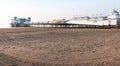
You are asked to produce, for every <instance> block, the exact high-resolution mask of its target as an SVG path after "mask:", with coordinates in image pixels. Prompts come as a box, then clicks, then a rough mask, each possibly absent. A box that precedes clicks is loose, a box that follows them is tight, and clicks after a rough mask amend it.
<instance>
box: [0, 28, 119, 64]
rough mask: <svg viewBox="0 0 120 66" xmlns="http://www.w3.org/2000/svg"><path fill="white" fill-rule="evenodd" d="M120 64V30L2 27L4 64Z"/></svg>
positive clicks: (1, 59) (0, 38)
mask: <svg viewBox="0 0 120 66" xmlns="http://www.w3.org/2000/svg"><path fill="white" fill-rule="evenodd" d="M6 65H9V66H120V29H64V28H21V29H1V30H0V66H6Z"/></svg>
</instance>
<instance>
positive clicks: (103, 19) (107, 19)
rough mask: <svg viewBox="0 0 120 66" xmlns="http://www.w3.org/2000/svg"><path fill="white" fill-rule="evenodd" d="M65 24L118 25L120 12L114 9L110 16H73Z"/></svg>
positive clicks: (119, 24)
mask: <svg viewBox="0 0 120 66" xmlns="http://www.w3.org/2000/svg"><path fill="white" fill-rule="evenodd" d="M67 24H81V25H93V26H94V25H96V26H116V27H117V26H120V14H119V12H118V11H116V10H115V9H114V10H113V11H112V13H111V15H110V16H100V17H93V18H90V17H88V16H85V17H74V18H72V19H71V20H69V21H68V22H67Z"/></svg>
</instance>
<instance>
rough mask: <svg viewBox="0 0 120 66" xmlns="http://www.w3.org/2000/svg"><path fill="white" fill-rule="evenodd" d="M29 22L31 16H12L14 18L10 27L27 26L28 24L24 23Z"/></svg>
mask: <svg viewBox="0 0 120 66" xmlns="http://www.w3.org/2000/svg"><path fill="white" fill-rule="evenodd" d="M29 22H31V17H28V18H18V17H14V19H12V27H27V26H28V25H25V23H29Z"/></svg>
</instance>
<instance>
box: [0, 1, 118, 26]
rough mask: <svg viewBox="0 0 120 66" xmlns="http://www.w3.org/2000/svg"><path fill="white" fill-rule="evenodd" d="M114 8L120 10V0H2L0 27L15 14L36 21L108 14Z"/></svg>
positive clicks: (7, 22) (6, 24) (5, 24)
mask: <svg viewBox="0 0 120 66" xmlns="http://www.w3.org/2000/svg"><path fill="white" fill-rule="evenodd" d="M114 8H116V9H118V10H119V12H120V0H0V27H3V28H5V27H8V26H9V23H10V22H11V19H12V18H13V17H14V16H17V17H31V18H32V21H33V22H36V21H47V20H53V19H62V18H66V19H70V18H72V17H74V16H85V15H88V16H95V15H100V14H102V15H108V14H109V13H110V12H111V11H112V9H114Z"/></svg>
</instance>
